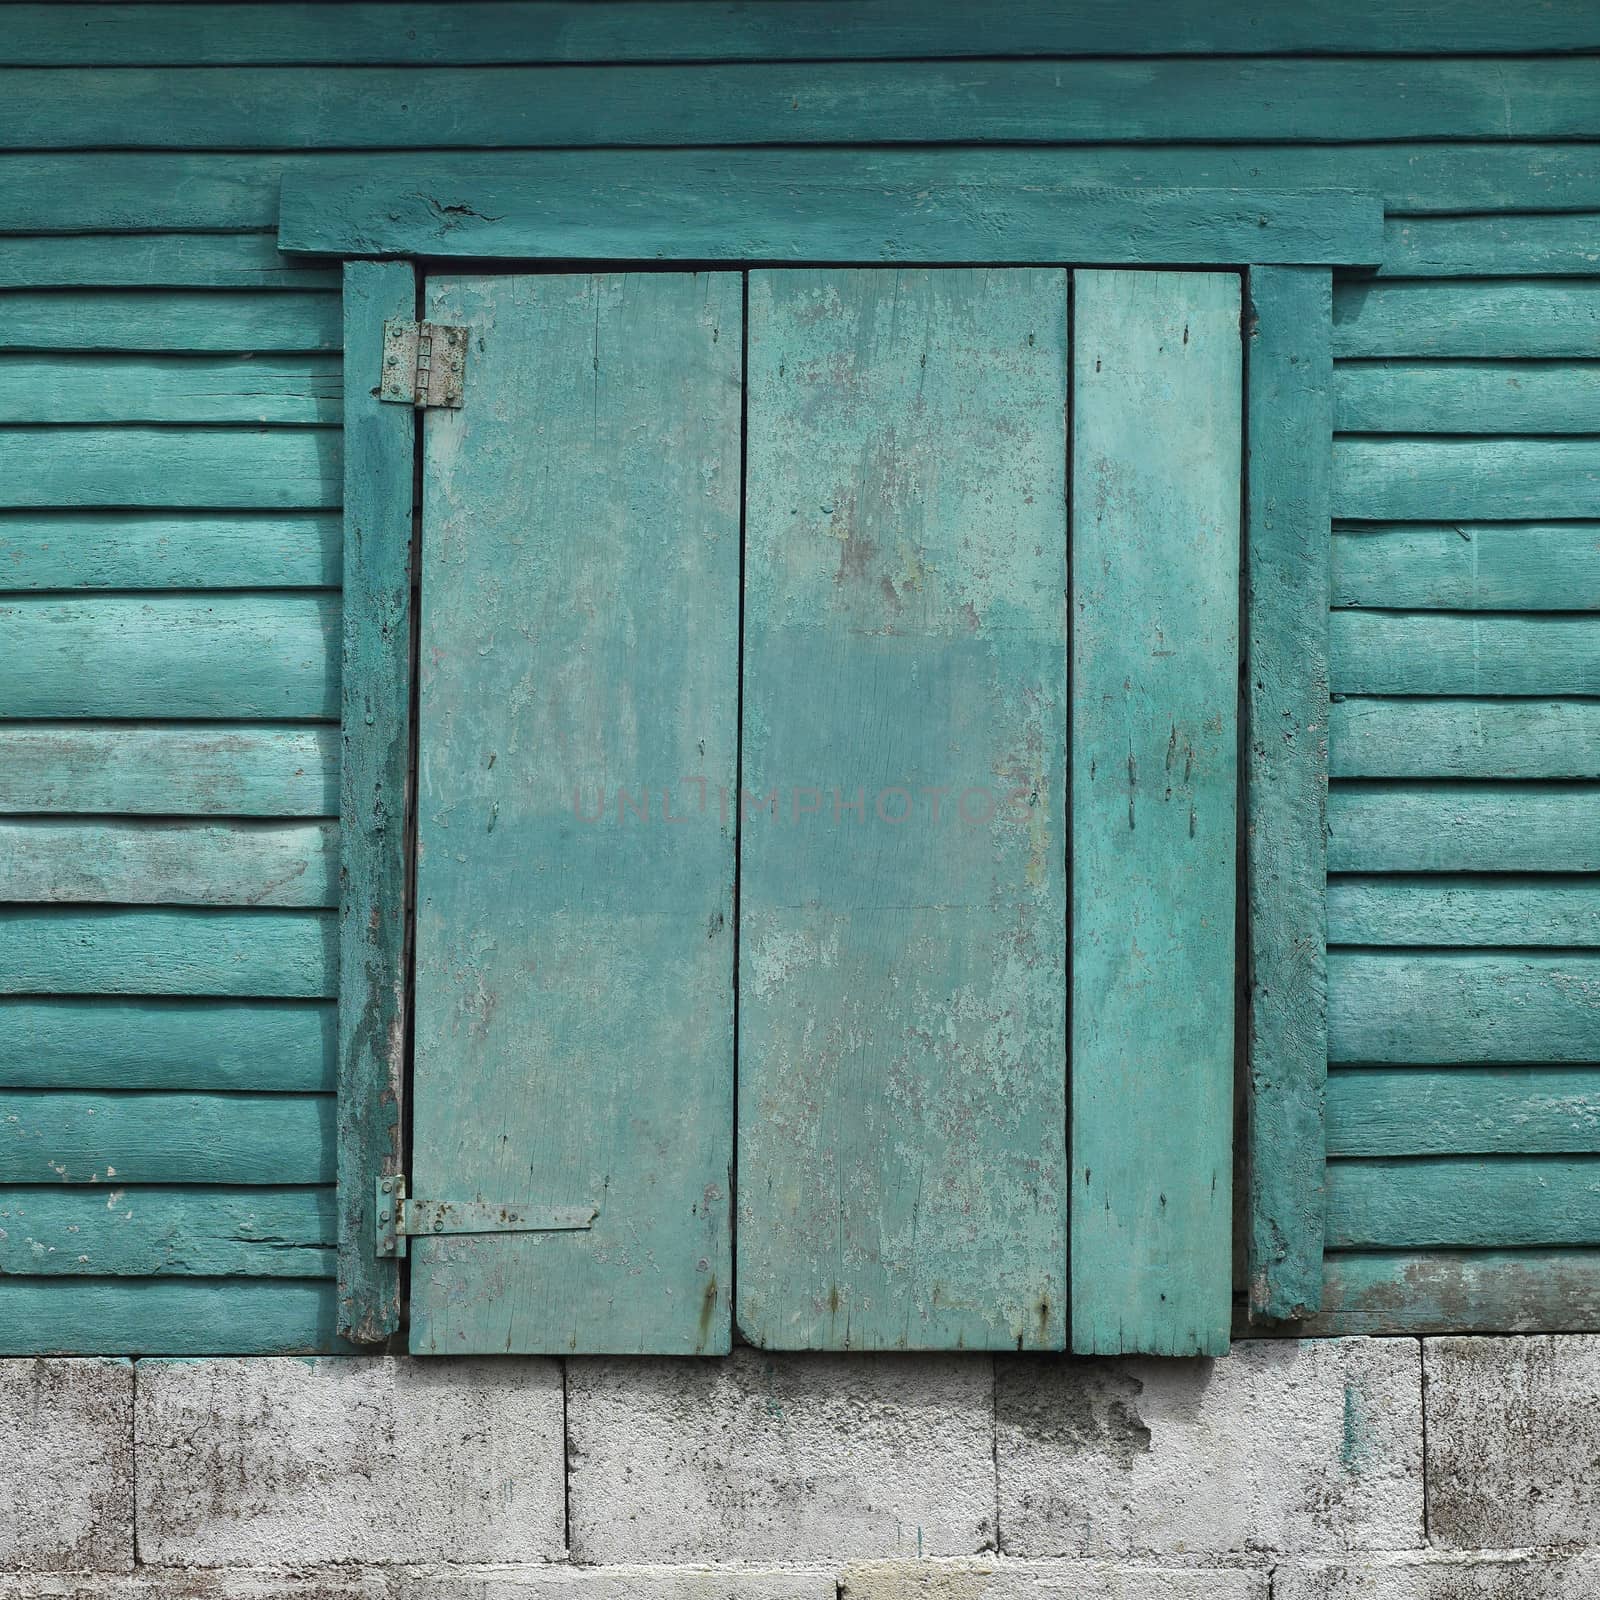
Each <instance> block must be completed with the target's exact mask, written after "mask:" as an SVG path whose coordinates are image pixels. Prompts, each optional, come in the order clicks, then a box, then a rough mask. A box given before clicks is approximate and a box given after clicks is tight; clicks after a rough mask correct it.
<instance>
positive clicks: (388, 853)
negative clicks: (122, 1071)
mask: <svg viewBox="0 0 1600 1600" xmlns="http://www.w3.org/2000/svg"><path fill="white" fill-rule="evenodd" d="M416 292H417V291H416V278H415V274H414V272H413V269H412V267H411V264H410V263H409V262H405V261H352V262H350V263H349V264H348V265H347V266H346V267H345V269H344V349H345V365H344V374H345V376H344V383H345V409H344V444H345V448H344V482H345V488H344V508H345V509H344V664H343V672H342V676H341V685H342V687H341V691H340V693H341V698H342V708H341V723H342V726H341V735H342V752H343V765H342V772H341V776H340V803H339V824H340V833H339V838H340V853H341V869H342V870H341V874H340V877H341V890H340V896H339V973H340V983H339V1132H338V1151H339V1332H340V1334H341V1335H343V1336H344V1337H346V1338H349V1339H353V1340H356V1341H358V1342H361V1343H374V1342H376V1341H378V1340H381V1339H384V1338H386V1337H387V1336H388V1335H389V1334H391V1333H393V1332H394V1331H395V1330H396V1329H397V1328H398V1327H399V1326H400V1272H399V1264H398V1263H397V1262H395V1261H393V1260H380V1259H379V1258H378V1257H377V1255H376V1254H375V1253H374V1252H375V1247H376V1243H377V1234H376V1229H375V1227H374V1219H373V1214H372V1204H373V1190H374V1186H373V1179H374V1178H377V1177H382V1176H386V1175H388V1174H390V1173H393V1172H398V1171H399V1170H400V1163H401V1159H402V1155H401V1148H400V1137H401V1133H400V1130H401V1115H400V1113H401V1105H400V1097H401V1094H402V1092H403V1089H404V1083H405V1028H406V1015H405V1005H406V947H405V927H406V853H407V849H408V844H407V840H406V801H407V786H408V784H409V781H410V771H411V746H410V741H411V511H412V506H411V497H412V478H413V476H414V473H413V462H412V452H413V448H414V439H415V436H414V432H413V430H414V427H415V422H414V418H413V414H412V412H411V411H410V410H409V409H408V408H407V407H405V406H396V405H384V404H382V403H381V402H380V401H379V400H378V398H377V396H376V394H375V393H374V390H375V388H376V386H377V381H378V370H379V364H380V362H381V360H382V355H383V324H384V321H385V320H386V319H387V318H390V317H410V316H414V315H415V314H416Z"/></svg>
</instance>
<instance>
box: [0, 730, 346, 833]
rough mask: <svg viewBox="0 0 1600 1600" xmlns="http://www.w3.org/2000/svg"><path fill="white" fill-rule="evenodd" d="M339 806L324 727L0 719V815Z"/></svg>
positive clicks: (315, 810) (335, 749) (277, 811)
mask: <svg viewBox="0 0 1600 1600" xmlns="http://www.w3.org/2000/svg"><path fill="white" fill-rule="evenodd" d="M338 808H339V737H338V732H337V730H336V729H334V728H330V727H325V726H323V727H319V726H316V725H314V724H313V725H301V726H277V727H275V726H272V725H271V724H268V723H258V724H255V725H251V724H248V723H241V724H237V725H234V726H227V725H209V726H204V727H194V726H182V725H178V726H163V725H162V724H160V723H152V724H147V725H145V726H138V725H119V724H117V723H92V722H58V723H46V722H36V723H26V722H24V723H10V724H0V811H10V812H17V811H32V812H45V813H49V812H56V813H74V814H78V815H82V814H84V813H96V812H112V813H124V814H127V813H132V814H139V813H143V814H145V815H149V816H220V817H326V816H332V815H333V814H335V813H336V812H337V811H338Z"/></svg>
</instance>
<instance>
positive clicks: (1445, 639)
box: [1328, 611, 1600, 696]
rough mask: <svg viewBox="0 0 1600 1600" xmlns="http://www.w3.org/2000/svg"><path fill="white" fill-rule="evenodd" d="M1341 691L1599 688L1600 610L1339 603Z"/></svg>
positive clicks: (1332, 668) (1587, 691) (1334, 629)
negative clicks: (1546, 612)
mask: <svg viewBox="0 0 1600 1600" xmlns="http://www.w3.org/2000/svg"><path fill="white" fill-rule="evenodd" d="M1328 648H1329V676H1330V679H1331V681H1332V684H1333V691H1334V693H1335V694H1408V695H1409V694H1462V695H1537V696H1544V695H1554V694H1563V695H1564V694H1579V695H1593V694H1600V616H1593V615H1584V616H1575V615H1571V614H1568V615H1565V616H1543V615H1537V614H1535V615H1529V616H1506V615H1486V614H1465V615H1463V614H1453V615H1452V614H1440V613H1438V612H1430V611H1410V612H1408V611H1335V612H1334V613H1333V615H1332V616H1331V617H1330V618H1329V626H1328Z"/></svg>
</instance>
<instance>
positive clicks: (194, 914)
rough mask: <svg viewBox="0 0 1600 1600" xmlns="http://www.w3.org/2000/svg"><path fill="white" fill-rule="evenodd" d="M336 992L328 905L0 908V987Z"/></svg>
mask: <svg viewBox="0 0 1600 1600" xmlns="http://www.w3.org/2000/svg"><path fill="white" fill-rule="evenodd" d="M337 992H338V928H337V926H336V924H335V920H334V916H333V913H332V912H328V911H217V910H211V909H206V910H201V909H198V908H193V909H191V908H184V909H181V910H180V909H176V908H174V909H160V910H153V909H149V908H141V909H139V910H133V911H125V910H120V909H115V910H113V909H108V908H100V907H94V908H84V909H81V910H80V909H71V910H69V909H66V908H63V907H55V906H52V907H41V908H26V907H0V994H37V995H50V994H71V995H93V994H170V995H185V994H192V995H237V996H240V997H242V998H255V997H260V998H263V999H269V998H275V997H276V998H284V999H321V998H325V997H332V996H333V995H335V994H337Z"/></svg>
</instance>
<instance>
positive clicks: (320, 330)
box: [0, 290, 339, 354]
mask: <svg viewBox="0 0 1600 1600" xmlns="http://www.w3.org/2000/svg"><path fill="white" fill-rule="evenodd" d="M0 349H5V350H94V352H99V350H211V352H226V350H237V352H242V354H250V352H253V350H331V352H338V349H339V301H338V298H336V296H333V294H318V293H304V291H293V293H277V294H261V293H240V291H232V290H202V291H195V293H186V291H178V290H173V291H162V293H155V291H150V290H74V291H64V290H50V291H43V293H34V291H29V290H6V291H5V293H3V294H0Z"/></svg>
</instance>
